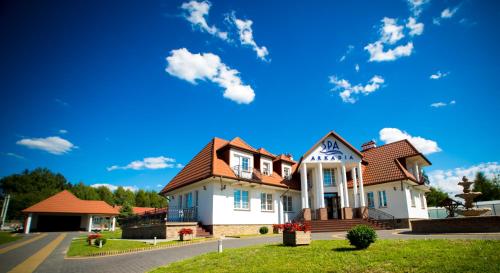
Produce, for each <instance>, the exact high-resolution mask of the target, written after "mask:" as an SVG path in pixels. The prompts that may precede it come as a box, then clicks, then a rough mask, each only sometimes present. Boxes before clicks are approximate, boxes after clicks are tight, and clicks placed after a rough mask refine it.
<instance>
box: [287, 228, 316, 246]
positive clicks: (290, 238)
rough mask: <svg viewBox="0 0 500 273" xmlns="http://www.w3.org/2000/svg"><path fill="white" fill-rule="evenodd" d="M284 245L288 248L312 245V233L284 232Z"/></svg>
mask: <svg viewBox="0 0 500 273" xmlns="http://www.w3.org/2000/svg"><path fill="white" fill-rule="evenodd" d="M283 244H284V245H286V246H298V245H309V244H311V232H310V231H293V232H286V231H285V232H283Z"/></svg>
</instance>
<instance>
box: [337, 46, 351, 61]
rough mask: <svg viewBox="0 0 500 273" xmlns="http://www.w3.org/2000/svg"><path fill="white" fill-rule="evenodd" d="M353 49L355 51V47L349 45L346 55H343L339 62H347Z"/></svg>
mask: <svg viewBox="0 0 500 273" xmlns="http://www.w3.org/2000/svg"><path fill="white" fill-rule="evenodd" d="M353 49H354V46H353V45H348V46H347V50H346V52H345V53H344V55H342V57H340V59H339V62H343V61H345V59H346V58H347V55H349V54H350V53H351V52H352V50H353Z"/></svg>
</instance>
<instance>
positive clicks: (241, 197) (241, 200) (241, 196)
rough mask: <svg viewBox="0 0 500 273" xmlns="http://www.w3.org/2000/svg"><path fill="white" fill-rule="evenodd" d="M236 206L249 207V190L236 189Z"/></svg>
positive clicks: (238, 207) (237, 207)
mask: <svg viewBox="0 0 500 273" xmlns="http://www.w3.org/2000/svg"><path fill="white" fill-rule="evenodd" d="M234 208H235V209H248V191H242V190H234Z"/></svg>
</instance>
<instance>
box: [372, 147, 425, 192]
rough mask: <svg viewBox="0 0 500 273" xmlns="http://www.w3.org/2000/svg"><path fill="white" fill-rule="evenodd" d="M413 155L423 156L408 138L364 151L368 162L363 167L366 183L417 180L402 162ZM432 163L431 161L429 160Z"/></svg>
mask: <svg viewBox="0 0 500 273" xmlns="http://www.w3.org/2000/svg"><path fill="white" fill-rule="evenodd" d="M412 156H422V157H423V158H424V160H426V161H427V162H429V160H428V159H427V158H425V156H423V155H422V154H421V153H420V152H419V151H418V150H417V149H416V148H415V147H414V146H413V145H412V144H411V143H410V142H409V141H408V140H406V139H404V140H400V141H396V142H393V143H389V144H386V145H382V146H379V147H374V148H371V149H368V150H366V151H364V152H363V159H364V160H365V161H366V162H367V163H368V164H367V165H366V166H364V168H363V183H364V185H370V184H379V183H384V182H390V181H397V180H404V179H409V180H413V181H415V182H417V180H416V179H415V177H414V176H413V174H411V173H410V172H408V170H407V169H406V168H405V167H404V166H403V165H402V164H401V162H400V160H401V159H404V158H408V157H412ZM429 164H430V162H429Z"/></svg>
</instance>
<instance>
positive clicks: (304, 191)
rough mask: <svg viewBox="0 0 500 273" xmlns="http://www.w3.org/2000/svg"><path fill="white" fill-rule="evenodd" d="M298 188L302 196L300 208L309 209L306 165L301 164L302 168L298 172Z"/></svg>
mask: <svg viewBox="0 0 500 273" xmlns="http://www.w3.org/2000/svg"><path fill="white" fill-rule="evenodd" d="M300 182H301V183H300V186H301V194H302V208H303V209H307V208H309V194H308V193H307V191H308V189H307V167H306V163H302V168H301V170H300Z"/></svg>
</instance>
